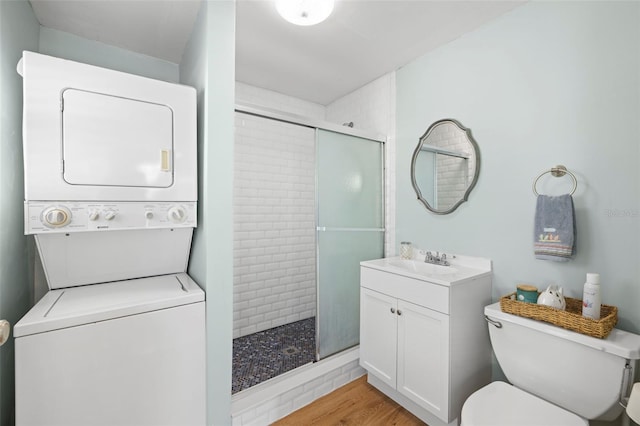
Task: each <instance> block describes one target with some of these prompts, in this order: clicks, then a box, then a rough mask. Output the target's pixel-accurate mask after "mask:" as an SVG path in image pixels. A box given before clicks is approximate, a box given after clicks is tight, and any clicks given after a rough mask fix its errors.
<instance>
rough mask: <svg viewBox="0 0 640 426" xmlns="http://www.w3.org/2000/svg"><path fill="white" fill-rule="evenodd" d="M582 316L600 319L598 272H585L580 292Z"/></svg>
mask: <svg viewBox="0 0 640 426" xmlns="http://www.w3.org/2000/svg"><path fill="white" fill-rule="evenodd" d="M582 316H583V317H585V318H592V319H595V320H599V319H600V274H587V282H586V283H584V293H583V294H582Z"/></svg>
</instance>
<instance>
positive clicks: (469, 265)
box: [360, 254, 492, 286]
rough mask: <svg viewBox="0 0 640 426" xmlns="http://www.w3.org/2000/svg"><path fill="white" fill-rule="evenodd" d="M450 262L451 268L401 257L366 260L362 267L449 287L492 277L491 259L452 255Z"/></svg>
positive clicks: (361, 263)
mask: <svg viewBox="0 0 640 426" xmlns="http://www.w3.org/2000/svg"><path fill="white" fill-rule="evenodd" d="M447 257H449V255H447ZM450 262H451V266H442V265H434V264H432V263H425V262H424V261H423V260H422V259H414V260H408V259H401V258H400V257H386V258H383V259H374V260H365V261H363V262H360V265H361V266H362V267H365V268H372V269H378V270H380V271H385V272H390V273H392V274H396V275H402V276H405V277H408V278H413V279H416V280H421V281H425V282H431V283H436V284H441V285H447V286H448V285H456V284H460V283H463V282H466V281H468V280H474V279H477V278H479V277H482V276H485V275H491V270H492V267H491V260H489V259H484V258H481V257H471V256H462V255H458V254H456V255H453V254H452V255H451V260H450Z"/></svg>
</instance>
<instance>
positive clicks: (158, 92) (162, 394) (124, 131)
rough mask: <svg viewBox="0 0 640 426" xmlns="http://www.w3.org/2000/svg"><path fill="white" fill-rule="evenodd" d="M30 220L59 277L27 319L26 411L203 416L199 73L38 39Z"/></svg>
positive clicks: (99, 421)
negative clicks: (82, 57) (45, 50)
mask: <svg viewBox="0 0 640 426" xmlns="http://www.w3.org/2000/svg"><path fill="white" fill-rule="evenodd" d="M18 70H19V72H20V73H21V75H23V77H24V111H23V138H24V141H23V142H24V154H25V234H33V235H34V238H35V242H36V246H37V249H38V253H39V255H40V259H41V261H42V267H43V270H44V275H45V277H46V280H47V285H48V286H49V289H50V291H49V292H48V293H47V294H46V295H45V296H44V297H43V298H42V299H41V300H40V301H39V302H38V303H37V304H36V305H35V306H34V307H33V308H32V309H31V310H30V311H29V312H28V313H27V314H26V315H25V316H24V317H23V318H22V319H21V320H20V321H19V322H18V323H17V324H16V325H15V328H14V336H15V339H16V340H15V350H16V424H17V425H65V426H68V425H83V426H85V425H109V426H114V425H204V424H205V423H206V397H205V395H206V389H205V384H206V381H205V380H206V378H205V373H206V362H205V295H204V292H203V291H202V289H200V287H199V286H198V285H197V284H196V283H195V282H194V281H193V280H192V279H191V278H190V277H189V276H188V275H187V274H186V270H187V266H188V260H189V253H190V247H191V238H192V234H193V228H194V227H195V226H196V223H197V220H196V201H197V170H196V95H195V90H194V89H193V88H190V87H186V86H180V85H176V84H170V83H166V82H161V81H156V80H152V79H148V78H143V77H139V76H134V75H130V74H125V73H121V72H116V71H111V70H106V69H102V68H98V67H93V66H89V65H85V64H79V63H76V62H72V61H66V60H62V59H58V58H53V57H49V56H45V55H40V54H37V53H32V52H24V54H23V58H22V60H21V61H20V63H19V65H18Z"/></svg>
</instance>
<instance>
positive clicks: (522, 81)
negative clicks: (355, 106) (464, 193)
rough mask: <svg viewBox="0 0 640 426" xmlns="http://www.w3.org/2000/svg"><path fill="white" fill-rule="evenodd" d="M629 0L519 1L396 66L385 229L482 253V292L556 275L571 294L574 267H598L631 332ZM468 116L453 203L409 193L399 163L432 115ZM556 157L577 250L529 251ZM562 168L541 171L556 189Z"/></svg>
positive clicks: (633, 166) (634, 137)
mask: <svg viewBox="0 0 640 426" xmlns="http://www.w3.org/2000/svg"><path fill="white" fill-rule="evenodd" d="M639 87H640V3H638V2H599V1H593V2H591V1H585V2H529V3H527V4H525V5H523V6H521V7H519V8H517V9H514V10H513V11H511V12H509V13H507V14H505V15H503V16H502V17H500V18H498V19H496V20H495V21H492V22H490V23H488V24H486V25H485V26H483V27H481V28H479V29H478V30H476V31H474V32H472V33H469V34H467V35H465V36H463V37H461V38H459V39H457V40H455V41H453V42H451V43H449V44H447V45H445V46H443V47H441V48H439V49H437V50H435V51H433V52H431V53H429V54H427V55H424V56H422V57H421V58H419V59H417V60H415V61H413V62H411V63H410V64H408V65H406V66H405V67H403V68H402V69H400V70H399V71H398V72H397V95H398V98H397V129H398V131H397V137H398V145H397V147H398V151H397V154H398V157H397V167H398V172H399V173H398V178H397V179H398V180H397V191H398V192H397V197H398V216H397V236H398V240H405V239H406V240H411V241H413V242H414V243H415V244H416V245H418V246H420V247H422V248H428V249H431V250H440V251H445V252H454V253H461V254H468V255H474V256H484V257H488V258H491V259H492V260H493V266H494V280H493V298H494V300H497V299H498V298H499V297H500V296H502V295H504V294H507V293H509V292H511V291H513V290H514V289H515V287H516V284H517V283H519V282H530V283H533V284H535V285H537V286H538V287H546V285H548V284H549V283H557V284H559V285H562V286H563V287H564V288H565V294H568V295H569V296H572V297H578V298H581V291H582V285H583V283H584V280H585V274H586V273H587V272H599V273H600V274H601V276H602V292H603V302H604V303H607V304H612V305H616V306H618V308H619V309H620V310H619V318H620V321H619V324H618V327H620V328H622V329H626V330H630V331H634V332H640V283H639V281H638V276H639V273H640V269H639V263H638V258H639V255H640V242H639V237H640V234H639V231H640V214H639V211H640V210H639V203H640V194H639V183H640V173H639V170H640V168H639V167H638V161H639V160H640V157H639V154H640V153H639V147H640V143H639V141H640V124H639V123H640V120H639V119H638V118H639V117H640V92H639V89H638V88H639ZM442 118H455V119H458V120H460V122H461V123H462V124H463V125H465V126H466V127H469V128H470V129H471V131H472V133H473V135H474V138H475V140H476V141H477V142H478V145H479V149H480V152H481V164H480V177H479V181H478V185H477V186H476V188H475V189H474V190H473V192H472V193H471V195H470V198H469V201H468V202H467V203H464V204H462V205H461V206H460V207H459V208H458V210H456V211H455V212H454V213H452V214H449V215H444V216H438V215H434V214H431V213H429V212H428V211H427V210H426V209H425V208H424V207H423V206H422V205H421V204H420V203H418V201H417V200H416V196H415V193H414V191H413V188H412V186H411V181H410V175H409V168H410V164H411V155H412V152H413V150H414V148H415V146H416V145H417V142H418V138H419V137H420V135H422V134H423V133H424V131H425V130H426V129H427V127H428V126H429V125H430V124H431V123H433V122H434V121H436V120H438V119H442ZM557 164H564V165H566V166H567V167H568V168H569V169H570V170H571V171H572V172H573V173H575V174H576V176H577V178H578V189H577V191H576V193H575V194H574V201H575V206H576V215H577V227H578V229H577V232H578V234H577V254H576V256H575V259H574V260H571V261H570V262H567V263H556V262H549V261H542V260H536V259H535V258H534V255H533V215H534V207H535V202H536V199H535V196H534V194H533V193H532V189H531V185H532V183H533V180H534V179H535V178H536V176H538V174H539V173H541V172H542V171H544V170H548V169H549V168H551V167H553V166H555V165H557ZM570 187H571V181H570V180H568V178H562V179H558V178H552V177H550V178H548V179H544V182H541V186H540V189H543V190H544V191H543V192H544V193H562V192H566V191H567V190H568V189H570Z"/></svg>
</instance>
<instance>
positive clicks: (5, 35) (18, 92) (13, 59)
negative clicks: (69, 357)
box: [0, 0, 40, 425]
mask: <svg viewBox="0 0 640 426" xmlns="http://www.w3.org/2000/svg"><path fill="white" fill-rule="evenodd" d="M39 30H40V27H39V24H38V22H37V21H36V18H35V15H34V14H33V11H32V10H31V6H30V5H29V3H28V2H27V1H26V0H20V1H8V2H7V1H0V94H2V95H1V96H0V117H1V119H0V194H1V195H0V230H1V231H0V318H2V319H6V320H8V321H9V322H10V323H11V325H12V326H13V325H14V324H15V323H16V322H17V321H18V320H19V319H20V317H22V315H24V314H25V312H27V310H28V309H29V308H30V307H31V304H32V300H31V299H32V292H31V289H32V286H31V285H30V282H31V274H30V272H29V268H28V266H27V264H28V259H29V258H30V257H31V254H32V253H33V248H32V245H31V243H30V241H29V240H28V239H27V238H26V237H25V236H24V235H23V220H22V205H23V200H24V196H23V186H24V184H23V165H22V164H23V161H22V79H21V78H20V76H19V75H18V73H17V72H16V64H17V63H18V60H19V59H20V57H21V56H22V51H23V50H38V32H39ZM13 407H14V345H13V337H11V338H10V339H9V341H8V342H7V343H6V344H5V345H4V346H2V347H0V424H1V425H10V424H13V422H14V409H13Z"/></svg>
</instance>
